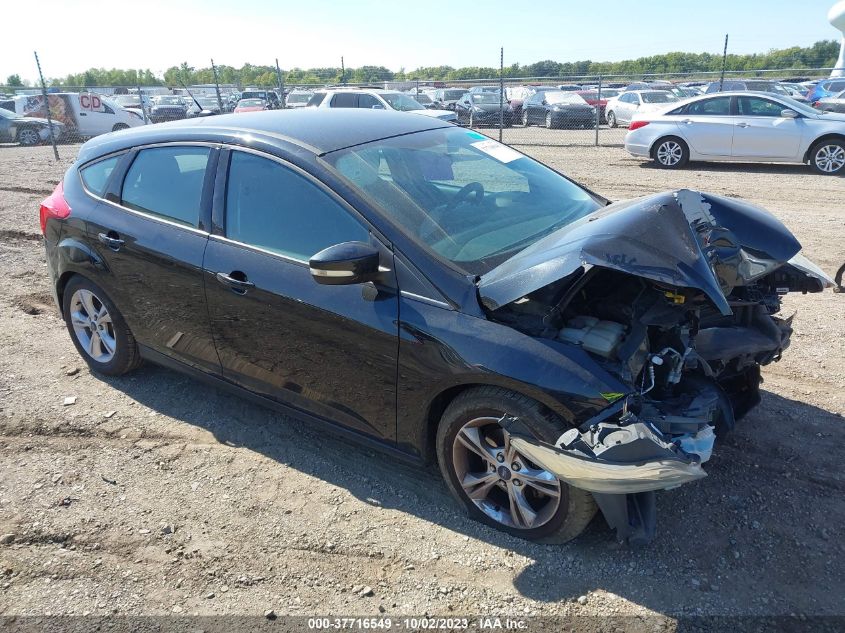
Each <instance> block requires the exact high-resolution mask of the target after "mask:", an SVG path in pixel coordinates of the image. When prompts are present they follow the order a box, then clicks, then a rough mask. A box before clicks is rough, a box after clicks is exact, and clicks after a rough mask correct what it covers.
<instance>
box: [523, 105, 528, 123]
mask: <svg viewBox="0 0 845 633" xmlns="http://www.w3.org/2000/svg"><path fill="white" fill-rule="evenodd" d="M522 125H524V126H525V127H528V111H527V110H525V109H523V110H522Z"/></svg>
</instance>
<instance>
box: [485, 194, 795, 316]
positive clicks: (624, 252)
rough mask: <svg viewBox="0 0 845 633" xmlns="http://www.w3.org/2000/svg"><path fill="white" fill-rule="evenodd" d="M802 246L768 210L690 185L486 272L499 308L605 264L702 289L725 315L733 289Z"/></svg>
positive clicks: (602, 216) (609, 214)
mask: <svg viewBox="0 0 845 633" xmlns="http://www.w3.org/2000/svg"><path fill="white" fill-rule="evenodd" d="M800 250H801V245H800V244H799V243H798V240H796V239H795V236H793V235H792V233H790V232H789V230H788V229H787V228H786V227H785V226H784V225H783V224H781V222H780V221H779V220H777V219H776V218H775V217H774V216H772V215H771V214H769V213H768V212H767V211H764V210H763V209H761V208H759V207H756V206H754V205H751V204H748V203H746V202H743V201H740V200H735V199H732V198H725V197H722V196H717V195H713V194H709V193H705V194H702V193H699V192H696V191H690V190H687V189H681V190H678V191H669V192H664V193H659V194H656V195H652V196H647V197H643V198H634V199H632V200H625V201H622V202H617V203H614V204H611V205H608V206H606V207H604V208H601V209H599V210H597V211H596V212H595V213H593V214H591V215H589V216H587V217H585V218H583V219H581V220H579V221H577V222H575V223H573V224H571V225H569V226H566V227H564V228H562V229H560V230H558V231H555V232H554V233H552V234H550V235H548V236H546V237H545V238H543V239H542V240H540V241H538V242H535V243H534V244H532V245H531V246H530V247H528V248H527V249H525V250H523V251H520V252H519V253H517V254H516V255H514V256H513V257H511V258H510V259H509V260H507V261H506V262H504V263H502V264H501V265H500V266H497V267H496V268H494V269H493V270H491V271H490V272H488V273H486V274H485V275H483V276H482V277H481V279H480V280H479V282H478V292H479V296H480V299H481V302H482V303H483V304H484V306H485V307H487V308H488V309H490V310H495V309H496V308H498V307H501V306H503V305H505V304H508V303H510V302H512V301H515V300H516V299H519V298H520V297H523V296H525V295H526V294H528V293H530V292H533V291H534V290H537V289H539V288H542V287H543V286H546V285H548V284H550V283H552V282H554V281H557V280H559V279H562V278H563V277H565V276H567V275H569V274H571V273H573V272H575V271H576V270H577V269H578V268H579V267H580V266H585V265H586V266H600V267H603V268H609V269H613V270H618V271H622V272H626V273H629V274H632V275H637V276H639V277H645V278H647V279H652V280H654V281H658V282H661V283H665V284H669V285H671V286H676V287H691V288H698V289H699V290H701V291H702V292H704V293H705V294H706V295H707V296H708V297H709V298H710V299H711V300H712V301H713V303H714V305H715V306H716V307H717V308H718V309H719V311H720V312H721V313H722V314H726V315H727V314H731V308H730V306H729V305H728V301H727V299H726V295H727V294H730V291H731V289H732V288H733V287H734V286H741V285H743V284H745V283H750V282H751V281H753V280H754V279H756V278H758V277H761V276H763V275H765V274H767V273H769V272H771V271H772V270H774V269H775V268H777V267H779V266H780V265H782V264H784V263H786V262H788V261H789V260H790V259H791V258H792V257H793V256H795V255H796V254H797V253H798V251H800Z"/></svg>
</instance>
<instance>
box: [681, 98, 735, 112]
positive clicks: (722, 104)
mask: <svg viewBox="0 0 845 633" xmlns="http://www.w3.org/2000/svg"><path fill="white" fill-rule="evenodd" d="M730 113H731V98H730V97H714V98H713V99H704V100H703V101H696V102H695V103H690V104H689V105H688V106H687V111H686V114H690V115H696V114H697V115H699V116H728V115H730Z"/></svg>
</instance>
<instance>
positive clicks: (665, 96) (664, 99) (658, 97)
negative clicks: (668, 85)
mask: <svg viewBox="0 0 845 633" xmlns="http://www.w3.org/2000/svg"><path fill="white" fill-rule="evenodd" d="M640 97H641V98H642V100H643V103H672V102H673V101H677V100H678V97H676V96H675V95H673V94H672V93H671V92H641V93H640Z"/></svg>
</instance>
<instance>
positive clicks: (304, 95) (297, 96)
mask: <svg viewBox="0 0 845 633" xmlns="http://www.w3.org/2000/svg"><path fill="white" fill-rule="evenodd" d="M310 98H311V93H310V92H299V93H294V92H292V93H291V94H289V95H288V103H308V100H309V99H310Z"/></svg>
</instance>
